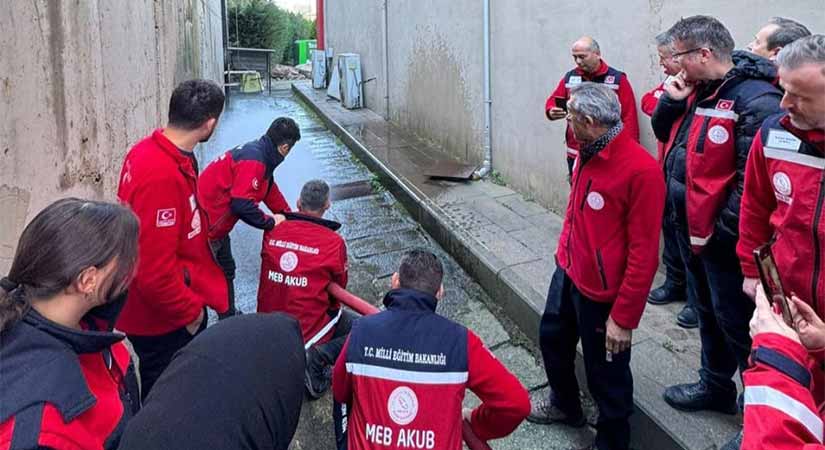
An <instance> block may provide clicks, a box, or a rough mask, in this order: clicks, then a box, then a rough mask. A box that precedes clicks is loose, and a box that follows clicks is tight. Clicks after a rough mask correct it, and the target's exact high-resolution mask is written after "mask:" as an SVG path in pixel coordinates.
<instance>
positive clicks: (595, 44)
mask: <svg viewBox="0 0 825 450" xmlns="http://www.w3.org/2000/svg"><path fill="white" fill-rule="evenodd" d="M590 51H591V52H594V53H601V52H602V49H601V47H599V43H598V42H596V40H595V39H593V38H590Z"/></svg>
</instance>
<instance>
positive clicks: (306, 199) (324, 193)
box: [299, 180, 329, 212]
mask: <svg viewBox="0 0 825 450" xmlns="http://www.w3.org/2000/svg"><path fill="white" fill-rule="evenodd" d="M299 201H300V202H301V208H302V209H305V210H307V211H314V212H317V211H321V210H322V209H324V206H326V204H327V202H328V201H329V185H328V184H327V183H326V181H324V180H310V181H307V182H306V183H304V187H303V188H301V197H300V199H299Z"/></svg>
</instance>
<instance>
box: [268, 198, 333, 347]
mask: <svg viewBox="0 0 825 450" xmlns="http://www.w3.org/2000/svg"><path fill="white" fill-rule="evenodd" d="M286 217H287V220H286V221H284V222H281V223H280V224H279V225H278V226H276V227H275V228H273V229H272V230H270V231H267V232H266V233H264V242H263V250H262V251H261V281H260V283H259V284H258V312H273V311H281V312H285V313H287V314H290V315H292V316H293V317H295V318H296V319H298V322H300V323H301V332H302V334H303V336H304V342H305V344H306V347H307V348H309V347H311V346H312V345H315V344H321V343H324V342H327V341H328V340H329V339H330V337H331V336H332V332H333V331H334V329H335V324H336V323H338V319H339V318H340V317H341V305H340V304H339V303H338V300H336V299H335V298H333V297H331V296H330V295H329V293H327V286H328V285H329V283H330V282H335V283H338V284H339V285H341V287H347V245H346V243H345V242H344V239H343V238H342V237H341V236H340V235H339V234H338V233H336V232H335V231H336V230H338V229H339V228H340V227H341V224H339V223H337V222H333V221H331V220H325V219H320V218H316V217H310V216H307V215H303V214H300V213H287V214H286Z"/></svg>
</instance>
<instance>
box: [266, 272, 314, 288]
mask: <svg viewBox="0 0 825 450" xmlns="http://www.w3.org/2000/svg"><path fill="white" fill-rule="evenodd" d="M267 278H268V279H269V281H271V282H273V283H278V284H285V285H287V286H292V287H302V288H305V287H307V285H309V280H308V279H307V277H295V276H292V275H286V276H284V274H282V273H281V272H275V271H274V270H270V271H269V274H267Z"/></svg>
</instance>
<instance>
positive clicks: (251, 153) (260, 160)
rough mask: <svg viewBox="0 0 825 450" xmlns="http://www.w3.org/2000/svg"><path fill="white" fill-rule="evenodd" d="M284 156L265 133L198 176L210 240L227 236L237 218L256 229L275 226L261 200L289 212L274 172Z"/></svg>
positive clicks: (199, 198) (273, 208)
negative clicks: (207, 218)
mask: <svg viewBox="0 0 825 450" xmlns="http://www.w3.org/2000/svg"><path fill="white" fill-rule="evenodd" d="M283 159H284V158H283V156H281V155H280V153H278V150H277V149H276V148H275V146H274V145H272V142H271V141H270V140H269V138H268V137H266V136H264V137H262V138H260V139H257V140H255V141H252V142H248V143H246V144H244V145H242V146H239V147H237V148H234V149H232V150H230V151H228V152H226V153H224V154H223V155H221V156H220V157H218V158H217V159H216V160H215V161H213V162H212V163H210V164H209V165H208V166H206V168H205V169H204V170H203V173H201V175H200V177H198V200H199V201H200V204H201V206H202V207H203V209H204V211H205V212H206V215H207V216H208V217H209V218H210V223H209V239H211V240H219V239H222V238H224V237H226V235H228V234H229V232H230V231H232V228H233V227H234V226H235V224H236V223H237V222H238V219H241V220H243V221H244V222H246V223H247V224H249V225H250V226H253V227H255V228H259V229H262V230H269V229H272V227H273V226H274V225H275V221H274V219H273V218H271V217H269V216H268V215H267V214H265V213H264V212H263V211H261V209H260V208H259V207H258V204H259V203H260V202H262V201H263V202H264V203H265V204H266V206H267V207H268V208H269V209H270V211H272V212H273V213H279V212H283V211H289V205H288V204H287V202H286V199H284V196H283V194H281V191H280V190H279V189H278V185H277V184H275V181H274V180H273V174H272V172H273V171H274V170H275V168H276V167H277V166H278V165H279V164H280V163H281V161H283Z"/></svg>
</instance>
